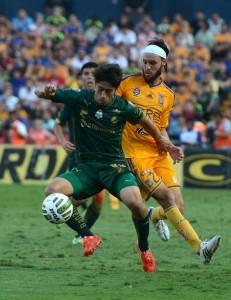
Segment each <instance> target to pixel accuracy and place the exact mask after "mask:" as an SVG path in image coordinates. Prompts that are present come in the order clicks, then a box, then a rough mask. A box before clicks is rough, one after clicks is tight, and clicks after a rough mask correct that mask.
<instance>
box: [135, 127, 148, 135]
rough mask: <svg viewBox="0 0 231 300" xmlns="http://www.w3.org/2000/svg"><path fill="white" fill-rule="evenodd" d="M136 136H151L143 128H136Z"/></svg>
mask: <svg viewBox="0 0 231 300" xmlns="http://www.w3.org/2000/svg"><path fill="white" fill-rule="evenodd" d="M135 134H141V135H149V133H148V132H147V131H145V130H144V129H143V128H142V127H138V128H136V131H135Z"/></svg>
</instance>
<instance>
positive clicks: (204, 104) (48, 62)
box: [0, 1, 231, 148]
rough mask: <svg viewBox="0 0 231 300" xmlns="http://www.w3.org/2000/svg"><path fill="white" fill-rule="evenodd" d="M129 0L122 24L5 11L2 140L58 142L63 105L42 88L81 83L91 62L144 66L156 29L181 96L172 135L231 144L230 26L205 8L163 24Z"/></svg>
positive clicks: (169, 77) (187, 141)
mask: <svg viewBox="0 0 231 300" xmlns="http://www.w3.org/2000/svg"><path fill="white" fill-rule="evenodd" d="M130 2H131V3H133V2H132V1H130ZM127 3H128V5H127V6H126V7H125V9H124V11H123V12H122V14H121V15H120V19H119V22H116V21H115V20H113V19H110V20H108V21H107V22H106V23H105V24H104V23H103V22H102V21H101V20H99V19H98V18H97V17H92V18H89V19H87V20H82V19H81V18H80V17H79V16H78V15H77V14H76V13H75V12H73V13H71V14H69V15H66V13H65V10H64V9H63V8H62V7H59V6H55V7H53V8H52V9H51V10H49V12H42V13H41V12H38V13H36V15H35V16H34V17H32V16H30V15H28V13H27V11H26V9H24V8H21V9H19V10H18V12H17V15H15V17H13V18H12V20H9V19H7V18H6V16H4V15H3V14H0V143H9V144H16V145H24V144H36V145H47V144H58V141H57V139H56V137H55V136H54V133H53V126H54V122H55V118H56V116H57V113H58V110H59V109H60V108H61V106H59V105H57V104H52V103H51V102H50V101H45V100H44V101H41V100H39V99H37V98H36V96H35V94H34V91H35V88H36V86H43V85H45V84H46V83H52V84H55V85H56V86H57V87H59V88H78V87H81V76H80V69H81V67H82V66H83V64H85V63H86V62H88V61H95V62H97V63H99V64H101V63H107V62H108V63H118V64H119V65H120V67H121V68H122V69H123V71H124V74H125V75H127V74H132V73H135V72H139V71H140V67H141V65H140V55H141V49H142V48H143V47H144V46H145V45H146V44H147V40H148V39H149V38H152V37H154V36H155V35H158V36H160V37H162V38H163V39H164V41H165V42H166V43H167V45H168V46H169V48H170V55H169V57H168V71H167V73H165V74H163V79H164V81H165V82H166V84H167V85H169V87H170V88H171V89H172V90H174V92H175V94H176V101H175V107H174V110H173V113H172V115H171V119H170V124H169V128H168V133H169V136H170V138H171V139H172V141H173V142H174V143H175V144H178V145H182V146H190V147H211V148H228V147H229V148H230V147H231V30H230V24H228V23H227V20H224V19H223V18H222V16H221V15H220V14H219V13H218V12H213V13H212V14H211V15H210V16H206V14H205V12H204V11H202V10H198V11H197V12H196V14H195V16H194V19H193V20H186V19H184V16H182V15H181V14H180V13H176V14H175V15H174V16H173V18H172V20H170V19H169V18H168V17H167V16H163V18H162V20H161V22H160V23H157V22H156V21H155V20H154V19H153V18H152V16H151V15H150V14H149V13H148V12H147V11H146V10H145V6H143V7H142V8H141V7H139V6H138V7H133V6H132V5H131V4H130V6H129V1H127ZM67 130H68V129H67V128H66V129H65V132H66V134H67V135H68V131H67Z"/></svg>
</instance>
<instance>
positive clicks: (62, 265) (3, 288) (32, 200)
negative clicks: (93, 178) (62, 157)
mask: <svg viewBox="0 0 231 300" xmlns="http://www.w3.org/2000/svg"><path fill="white" fill-rule="evenodd" d="M0 191H1V196H0V197H1V200H0V203H1V210H0V224H1V240H0V252H1V256H0V299H4V300H8V299H9V300H10V299H20V300H21V299H22V300H27V299H28V300H29V299H33V300H40V299H41V300H46V299H48V300H49V299H56V300H59V299H60V300H63V299H65V300H69V299H78V300H81V299H90V300H91V299H94V300H100V299H115V300H118V299H121V300H123V299H133V300H134V299H145V300H146V299H152V300H153V299H163V300H165V299H230V295H231V288H230V282H231V260H230V253H229V251H230V249H231V235H230V227H231V217H230V211H231V197H230V196H231V192H230V191H215V190H193V189H190V190H189V189H188V190H184V191H183V194H184V199H185V217H186V218H187V219H188V220H189V221H190V222H191V224H192V225H193V226H194V228H195V230H196V231H197V233H198V234H199V235H200V236H201V238H202V239H204V238H211V237H212V236H213V235H215V234H221V235H222V239H223V240H222V246H221V248H220V249H218V251H217V252H216V254H215V256H214V259H213V261H212V263H211V264H210V265H207V266H206V265H203V264H202V263H201V262H200V260H199V258H198V257H197V255H196V254H195V253H194V252H193V250H192V248H191V247H190V246H189V245H188V244H187V243H186V242H185V241H184V240H183V239H182V238H181V237H180V236H179V235H178V234H177V233H176V232H175V230H174V229H173V228H172V227H171V225H169V227H170V231H171V239H170V241H169V242H162V241H161V240H160V239H159V238H158V237H157V236H156V235H155V233H154V230H153V228H150V238H149V241H150V248H151V249H152V251H153V253H154V256H155V258H156V260H157V272H156V273H145V272H143V270H142V264H141V259H140V257H139V255H138V254H137V252H136V250H135V243H136V234H135V229H134V227H133V223H132V221H131V215H130V212H129V211H128V209H127V208H126V207H125V206H123V205H120V209H119V210H117V211H114V210H112V209H111V208H110V203H109V200H108V199H107V201H106V202H105V204H104V209H103V212H102V214H101V216H100V218H99V220H98V221H97V223H96V224H95V225H94V227H93V231H94V232H95V233H96V234H99V235H100V236H101V237H102V238H103V240H104V243H103V244H102V246H101V247H100V249H97V250H96V251H95V253H94V255H93V256H91V257H84V256H83V248H82V246H80V245H78V246H76V247H73V246H71V241H72V238H73V236H74V232H73V231H72V230H71V229H69V228H68V227H67V226H66V225H65V224H64V225H59V226H56V225H53V224H50V223H49V222H47V221H46V220H45V218H44V217H43V216H42V214H41V203H42V200H43V199H44V193H43V191H44V187H43V186H42V187H38V186H22V185H12V186H10V185H8V186H5V185H0ZM148 204H149V205H153V204H155V202H154V200H150V201H149V203H148Z"/></svg>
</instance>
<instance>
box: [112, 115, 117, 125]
mask: <svg viewBox="0 0 231 300" xmlns="http://www.w3.org/2000/svg"><path fill="white" fill-rule="evenodd" d="M111 122H112V124H116V123H118V118H117V117H116V116H113V117H112V118H111Z"/></svg>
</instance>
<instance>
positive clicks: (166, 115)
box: [160, 95, 175, 129]
mask: <svg viewBox="0 0 231 300" xmlns="http://www.w3.org/2000/svg"><path fill="white" fill-rule="evenodd" d="M174 101H175V96H174V95H172V97H171V98H170V99H169V101H168V104H167V106H166V108H165V110H164V111H163V112H162V116H161V122H160V127H161V129H165V128H166V127H168V125H169V117H170V114H171V112H172V110H173V106H174Z"/></svg>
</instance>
